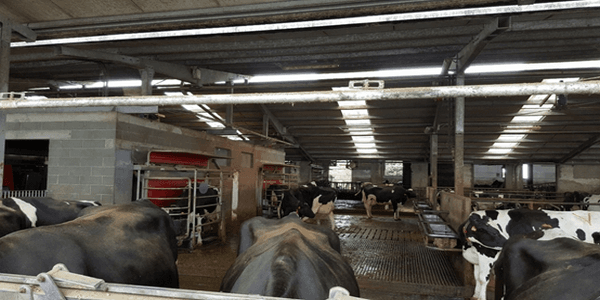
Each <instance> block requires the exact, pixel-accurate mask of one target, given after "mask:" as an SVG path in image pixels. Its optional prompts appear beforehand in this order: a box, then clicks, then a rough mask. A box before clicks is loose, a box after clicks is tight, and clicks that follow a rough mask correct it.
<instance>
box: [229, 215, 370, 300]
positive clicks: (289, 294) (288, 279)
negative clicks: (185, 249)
mask: <svg viewBox="0 0 600 300" xmlns="http://www.w3.org/2000/svg"><path fill="white" fill-rule="evenodd" d="M240 233H241V240H240V246H239V249H238V257H237V259H236V260H235V262H234V263H233V265H232V266H231V267H230V268H229V270H227V273H226V274H225V277H224V278H223V281H222V283H221V291H224V292H232V293H240V294H259V295H263V296H275V297H286V298H295V299H318V300H322V299H327V298H328V296H329V289H331V288H332V287H335V286H341V287H343V288H345V289H347V290H348V291H349V292H350V294H351V295H352V296H356V297H358V296H359V289H358V284H357V282H356V278H355V277H354V271H353V270H352V268H351V267H350V265H349V264H348V263H347V262H346V261H345V260H344V258H343V257H342V255H341V254H340V240H339V238H338V236H337V235H336V234H335V232H333V231H332V230H330V229H329V228H326V227H321V226H317V225H313V224H306V223H304V222H302V221H301V220H300V218H299V217H298V215H296V214H290V215H288V216H286V217H284V218H282V219H265V218H262V217H255V218H252V219H250V220H248V221H246V222H244V223H243V224H242V228H241V231H240Z"/></svg>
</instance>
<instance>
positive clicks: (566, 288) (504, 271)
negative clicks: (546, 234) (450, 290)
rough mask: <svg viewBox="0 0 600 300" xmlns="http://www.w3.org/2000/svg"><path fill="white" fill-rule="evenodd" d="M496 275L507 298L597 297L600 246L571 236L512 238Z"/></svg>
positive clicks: (501, 258) (599, 292)
mask: <svg viewBox="0 0 600 300" xmlns="http://www.w3.org/2000/svg"><path fill="white" fill-rule="evenodd" d="M496 274H497V276H498V277H500V279H502V282H503V283H504V284H505V287H506V289H505V290H506V295H505V299H507V300H510V299H546V300H552V299H556V300H559V299H560V300H562V299H597V298H598V297H600V287H599V286H598V282H597V281H598V278H600V246H598V245H593V244H588V243H583V242H580V241H577V240H574V239H570V238H556V239H553V240H547V241H541V240H536V239H529V238H520V237H517V238H511V239H509V241H508V242H507V243H506V245H505V247H504V249H503V250H502V254H501V255H500V257H499V259H498V261H497V265H496ZM497 288H502V287H500V285H499V286H497ZM502 290H504V289H502Z"/></svg>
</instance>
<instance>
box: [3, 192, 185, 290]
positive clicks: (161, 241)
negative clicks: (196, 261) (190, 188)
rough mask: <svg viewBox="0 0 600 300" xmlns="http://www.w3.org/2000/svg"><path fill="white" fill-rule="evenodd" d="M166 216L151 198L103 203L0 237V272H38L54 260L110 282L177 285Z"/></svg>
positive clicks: (172, 234) (172, 237)
mask: <svg viewBox="0 0 600 300" xmlns="http://www.w3.org/2000/svg"><path fill="white" fill-rule="evenodd" d="M176 260H177V246H176V239H175V232H174V230H173V227H172V223H171V220H170V218H169V216H168V215H167V214H166V213H165V212H164V211H162V210H161V209H160V208H158V207H156V206H154V205H153V204H152V203H150V202H149V201H136V202H132V203H130V204H124V205H115V206H105V207H99V208H97V209H94V210H93V212H91V213H89V214H87V215H84V216H82V217H80V218H78V219H76V220H73V221H70V222H66V223H63V224H59V225H52V226H45V227H39V228H32V229H28V230H23V231H18V232H15V233H13V234H10V235H8V236H6V237H4V238H2V239H0V272H4V273H15V274H24V275H37V274H39V273H41V272H47V271H48V270H50V269H51V268H52V266H53V265H54V264H56V263H64V264H65V265H66V266H67V268H68V269H69V270H70V271H71V272H74V273H78V274H84V275H88V276H92V277H97V278H101V279H104V280H106V281H107V282H114V283H129V284H141V285H152V286H164V287H178V286H179V283H178V274H177V267H176V265H175V262H176Z"/></svg>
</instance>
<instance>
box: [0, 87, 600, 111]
mask: <svg viewBox="0 0 600 300" xmlns="http://www.w3.org/2000/svg"><path fill="white" fill-rule="evenodd" d="M545 94H600V81H594V82H589V81H588V82H562V83H527V84H497V85H471V86H469V85H465V86H434V87H412V88H395V89H377V90H361V89H351V90H336V91H324V92H295V93H255V94H221V95H194V96H185V95H182V96H155V95H153V96H118V97H84V98H55V99H44V100H31V101H28V100H3V101H0V110H8V109H17V108H49V107H93V106H130V105H133V106H135V105H140V106H145V105H157V106H166V105H182V104H258V103H312V102H333V101H344V100H407V99H411V100H414V99H436V98H453V97H500V96H531V95H545Z"/></svg>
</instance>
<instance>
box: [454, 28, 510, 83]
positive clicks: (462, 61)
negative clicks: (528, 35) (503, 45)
mask: <svg viewBox="0 0 600 300" xmlns="http://www.w3.org/2000/svg"><path fill="white" fill-rule="evenodd" d="M510 24H511V19H510V17H497V18H494V19H492V21H491V22H489V23H488V24H486V25H485V26H484V27H483V30H481V32H480V33H479V34H478V35H476V36H475V37H473V39H472V40H471V41H470V42H469V44H467V45H466V46H465V47H464V48H463V49H462V50H460V52H458V54H456V59H455V60H452V61H451V63H450V66H449V70H454V71H456V73H459V74H462V73H464V71H465V70H466V69H467V68H468V67H469V66H470V65H471V63H472V62H473V60H475V58H476V57H477V55H478V54H479V53H480V52H481V50H483V48H484V47H485V46H486V45H487V44H488V43H490V42H491V41H492V40H493V39H494V38H495V37H497V36H498V35H500V34H501V33H503V32H505V31H507V30H510Z"/></svg>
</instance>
